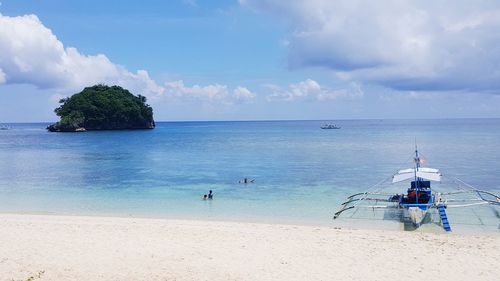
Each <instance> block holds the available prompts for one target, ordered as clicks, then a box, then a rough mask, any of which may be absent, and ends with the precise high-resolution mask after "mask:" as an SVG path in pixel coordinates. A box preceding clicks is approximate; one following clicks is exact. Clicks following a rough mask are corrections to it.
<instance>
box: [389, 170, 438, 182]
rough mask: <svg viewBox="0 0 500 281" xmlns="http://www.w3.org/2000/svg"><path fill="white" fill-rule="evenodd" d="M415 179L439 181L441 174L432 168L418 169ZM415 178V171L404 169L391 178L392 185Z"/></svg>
mask: <svg viewBox="0 0 500 281" xmlns="http://www.w3.org/2000/svg"><path fill="white" fill-rule="evenodd" d="M416 176H417V178H422V179H426V180H431V181H441V173H440V172H439V170H438V169H433V168H418V170H417V173H416ZM414 177H415V169H414V168H410V169H404V170H399V171H398V172H397V173H396V174H395V175H394V176H393V177H392V183H396V182H400V181H405V180H409V179H413V178H414Z"/></svg>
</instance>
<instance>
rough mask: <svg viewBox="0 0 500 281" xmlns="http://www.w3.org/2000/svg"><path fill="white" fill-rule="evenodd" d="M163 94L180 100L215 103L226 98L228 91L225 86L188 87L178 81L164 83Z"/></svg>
mask: <svg viewBox="0 0 500 281" xmlns="http://www.w3.org/2000/svg"><path fill="white" fill-rule="evenodd" d="M165 93H166V94H167V95H172V96H175V97H180V98H187V99H201V100H207V101H216V100H223V99H224V98H226V97H227V95H228V90H227V86H225V85H220V84H214V85H208V86H199V85H194V86H192V87H188V86H186V85H184V81H182V80H178V81H172V82H167V83H165Z"/></svg>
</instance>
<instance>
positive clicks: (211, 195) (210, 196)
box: [208, 189, 214, 199]
mask: <svg viewBox="0 0 500 281" xmlns="http://www.w3.org/2000/svg"><path fill="white" fill-rule="evenodd" d="M208 199H214V194H213V193H212V190H211V189H210V190H209V191H208Z"/></svg>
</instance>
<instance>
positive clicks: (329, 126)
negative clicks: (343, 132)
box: [320, 124, 340, 130]
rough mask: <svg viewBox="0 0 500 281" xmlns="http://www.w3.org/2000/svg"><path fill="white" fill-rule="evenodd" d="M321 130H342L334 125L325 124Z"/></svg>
mask: <svg viewBox="0 0 500 281" xmlns="http://www.w3.org/2000/svg"><path fill="white" fill-rule="evenodd" d="M320 128H321V129H323V130H330V129H340V127H339V126H336V125H334V124H325V125H323V126H321V127H320Z"/></svg>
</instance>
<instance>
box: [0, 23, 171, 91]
mask: <svg viewBox="0 0 500 281" xmlns="http://www.w3.org/2000/svg"><path fill="white" fill-rule="evenodd" d="M0 70H1V71H0V82H1V81H2V80H3V82H4V83H10V84H16V83H17V84H32V85H35V86H37V87H39V88H51V89H58V90H61V91H75V90H81V89H82V88H83V87H86V86H89V85H93V84H97V83H106V84H119V85H121V86H123V87H126V88H129V89H130V90H132V91H133V92H137V93H141V94H143V95H146V96H154V95H159V94H161V93H162V92H163V88H162V87H159V86H158V85H157V84H156V83H155V82H154V81H153V80H152V79H151V78H150V77H149V75H148V73H147V72H146V71H144V70H139V71H137V72H136V73H132V72H130V71H128V70H127V69H126V68H125V67H123V66H120V65H116V64H114V63H112V62H111V61H110V60H109V59H108V58H107V57H106V56H105V55H102V54H98V55H94V56H88V55H83V54H81V53H80V52H79V51H78V50H77V49H76V48H72V47H67V48H65V47H64V45H63V43H62V42H61V41H59V40H58V39H57V37H56V36H55V35H54V34H53V33H52V31H51V30H50V29H48V28H47V27H45V26H44V25H43V24H42V23H41V22H40V20H39V19H38V17H37V16H35V15H25V16H17V17H8V16H3V15H1V14H0Z"/></svg>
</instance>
